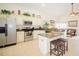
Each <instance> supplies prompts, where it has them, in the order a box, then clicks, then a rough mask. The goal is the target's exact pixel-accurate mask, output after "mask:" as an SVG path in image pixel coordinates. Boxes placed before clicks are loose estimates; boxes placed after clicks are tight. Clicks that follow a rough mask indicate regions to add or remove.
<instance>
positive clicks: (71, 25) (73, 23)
mask: <svg viewBox="0 0 79 59" xmlns="http://www.w3.org/2000/svg"><path fill="white" fill-rule="evenodd" d="M68 26H69V27H77V20H72V21H69V22H68Z"/></svg>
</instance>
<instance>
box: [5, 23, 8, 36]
mask: <svg viewBox="0 0 79 59" xmlns="http://www.w3.org/2000/svg"><path fill="white" fill-rule="evenodd" d="M5 36H8V33H7V24H5Z"/></svg>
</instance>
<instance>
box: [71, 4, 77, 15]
mask: <svg viewBox="0 0 79 59" xmlns="http://www.w3.org/2000/svg"><path fill="white" fill-rule="evenodd" d="M78 14H79V12H74V3H71V13H70V15H71V16H76V15H78Z"/></svg>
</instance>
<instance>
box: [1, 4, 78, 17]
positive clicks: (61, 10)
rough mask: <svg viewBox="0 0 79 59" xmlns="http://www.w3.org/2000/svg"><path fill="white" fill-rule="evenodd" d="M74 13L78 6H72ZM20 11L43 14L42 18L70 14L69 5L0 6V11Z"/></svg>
mask: <svg viewBox="0 0 79 59" xmlns="http://www.w3.org/2000/svg"><path fill="white" fill-rule="evenodd" d="M74 6H75V11H79V4H78V3H77V4H74ZM2 8H6V9H21V10H26V9H28V10H30V11H34V12H38V13H39V14H43V15H44V16H49V17H54V16H67V15H69V13H70V12H71V4H70V3H45V4H44V3H43V4H42V3H12V4H11V3H9V4H7V3H4V4H2V3H1V4H0V9H2Z"/></svg>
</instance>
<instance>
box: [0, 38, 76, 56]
mask: <svg viewBox="0 0 79 59" xmlns="http://www.w3.org/2000/svg"><path fill="white" fill-rule="evenodd" d="M68 44H69V50H68V52H66V54H65V56H74V55H75V49H74V45H75V43H74V39H72V40H71V39H69V40H68ZM0 55H3V56H43V55H42V53H41V52H40V50H39V48H38V40H37V39H34V40H32V41H28V42H22V43H18V44H17V45H13V46H9V47H5V48H0Z"/></svg>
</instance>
